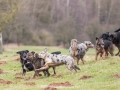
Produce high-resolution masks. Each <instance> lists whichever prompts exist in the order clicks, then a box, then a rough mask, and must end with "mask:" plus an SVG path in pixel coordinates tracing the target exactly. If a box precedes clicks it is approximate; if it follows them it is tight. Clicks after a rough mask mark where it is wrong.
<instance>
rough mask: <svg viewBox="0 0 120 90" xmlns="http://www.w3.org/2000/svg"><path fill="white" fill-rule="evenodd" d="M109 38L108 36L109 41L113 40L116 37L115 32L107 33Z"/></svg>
mask: <svg viewBox="0 0 120 90" xmlns="http://www.w3.org/2000/svg"><path fill="white" fill-rule="evenodd" d="M109 38H110V40H111V41H113V40H115V39H117V34H116V33H112V34H110V35H109Z"/></svg>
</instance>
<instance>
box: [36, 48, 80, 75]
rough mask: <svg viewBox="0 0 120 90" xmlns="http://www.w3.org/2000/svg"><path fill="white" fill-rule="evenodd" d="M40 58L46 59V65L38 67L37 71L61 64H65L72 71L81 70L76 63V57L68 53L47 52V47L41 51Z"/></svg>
mask: <svg viewBox="0 0 120 90" xmlns="http://www.w3.org/2000/svg"><path fill="white" fill-rule="evenodd" d="M39 58H42V59H44V60H45V65H44V66H43V67H41V68H40V69H36V70H37V71H42V70H46V69H48V68H49V67H53V66H59V65H63V64H65V65H66V67H67V69H68V70H70V71H71V72H72V73H74V72H75V71H77V69H78V70H80V69H79V68H78V67H77V66H76V65H75V64H74V59H73V58H72V57H71V56H68V55H61V54H60V55H57V54H51V53H48V52H47V49H45V50H44V51H42V52H40V53H39Z"/></svg>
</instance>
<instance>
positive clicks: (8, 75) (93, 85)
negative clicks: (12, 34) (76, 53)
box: [0, 46, 120, 90]
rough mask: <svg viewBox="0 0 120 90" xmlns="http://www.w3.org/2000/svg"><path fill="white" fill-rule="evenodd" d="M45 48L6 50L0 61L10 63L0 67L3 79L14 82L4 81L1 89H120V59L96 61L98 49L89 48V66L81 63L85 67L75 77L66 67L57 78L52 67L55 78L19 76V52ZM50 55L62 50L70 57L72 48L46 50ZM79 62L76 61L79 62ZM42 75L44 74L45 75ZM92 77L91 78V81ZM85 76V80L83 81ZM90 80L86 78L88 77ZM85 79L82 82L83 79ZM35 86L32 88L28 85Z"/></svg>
mask: <svg viewBox="0 0 120 90" xmlns="http://www.w3.org/2000/svg"><path fill="white" fill-rule="evenodd" d="M44 48H45V47H39V46H21V47H17V48H8V49H5V51H4V53H3V54H1V55H0V62H1V61H6V64H0V69H1V70H2V71H3V73H1V74H0V80H1V79H3V80H5V81H11V83H10V84H9V83H3V82H2V81H0V90H42V88H44V87H46V86H48V85H49V84H51V83H53V82H54V83H61V82H62V83H64V82H69V83H70V84H72V85H73V86H70V87H57V89H58V90H120V57H118V56H113V57H111V56H109V57H107V58H106V60H101V59H100V58H99V59H98V61H95V50H94V49H89V51H88V52H87V54H86V56H85V60H86V62H85V64H84V65H83V64H82V62H81V61H80V62H79V63H80V64H79V65H78V66H79V67H80V68H81V70H80V71H78V72H77V73H75V74H72V73H71V72H70V71H69V70H67V68H66V67H65V65H62V66H59V67H57V68H56V72H57V76H60V77H59V78H57V77H53V76H52V74H53V70H52V68H50V69H49V71H50V73H51V76H50V77H45V76H41V77H39V78H37V79H32V78H31V77H32V76H33V74H34V72H27V74H26V76H25V77H24V78H17V77H21V74H19V73H20V72H21V71H22V69H21V64H20V62H19V61H17V58H19V55H17V54H16V52H17V51H19V50H26V49H27V50H29V51H35V52H37V53H39V52H40V51H42V50H43V49H44ZM46 48H48V51H49V52H53V51H61V52H62V53H63V54H67V55H68V54H69V52H68V49H64V48H60V47H46ZM75 63H76V62H75ZM41 74H43V73H42V72H41ZM87 76H89V77H90V78H87ZM82 77H84V78H83V79H82ZM85 77H86V78H85ZM80 78H81V79H80ZM27 83H31V85H29V84H28V85H27Z"/></svg>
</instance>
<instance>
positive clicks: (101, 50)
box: [95, 38, 114, 60]
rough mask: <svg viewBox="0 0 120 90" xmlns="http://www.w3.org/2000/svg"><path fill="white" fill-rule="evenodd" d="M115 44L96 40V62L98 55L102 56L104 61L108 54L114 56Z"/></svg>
mask: <svg viewBox="0 0 120 90" xmlns="http://www.w3.org/2000/svg"><path fill="white" fill-rule="evenodd" d="M113 51H114V47H113V43H112V42H111V41H108V40H103V39H99V38H96V57H95V60H97V57H98V55H99V54H100V57H101V58H102V59H103V60H104V59H105V57H106V56H108V53H110V54H111V56H113V55H114V54H113Z"/></svg>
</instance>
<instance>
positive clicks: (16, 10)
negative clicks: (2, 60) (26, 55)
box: [0, 0, 120, 47]
mask: <svg viewBox="0 0 120 90" xmlns="http://www.w3.org/2000/svg"><path fill="white" fill-rule="evenodd" d="M119 5H120V1H119V0H2V1H0V13H1V15H0V21H1V19H3V17H4V19H5V20H4V21H5V22H3V23H1V22H0V23H1V25H0V28H2V30H3V31H2V33H3V43H5V44H8V43H17V44H18V45H20V44H24V45H48V46H49V45H58V46H59V45H62V46H64V47H68V46H69V44H70V41H71V39H73V38H76V39H77V40H78V41H79V43H81V42H83V41H85V40H90V41H92V42H93V43H94V42H95V37H97V36H99V35H100V34H101V33H102V32H107V31H109V32H112V31H114V30H116V29H118V28H119V27H120V26H119V25H120V9H119ZM5 15H8V16H6V17H8V18H6V17H5ZM10 15H11V16H10Z"/></svg>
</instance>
